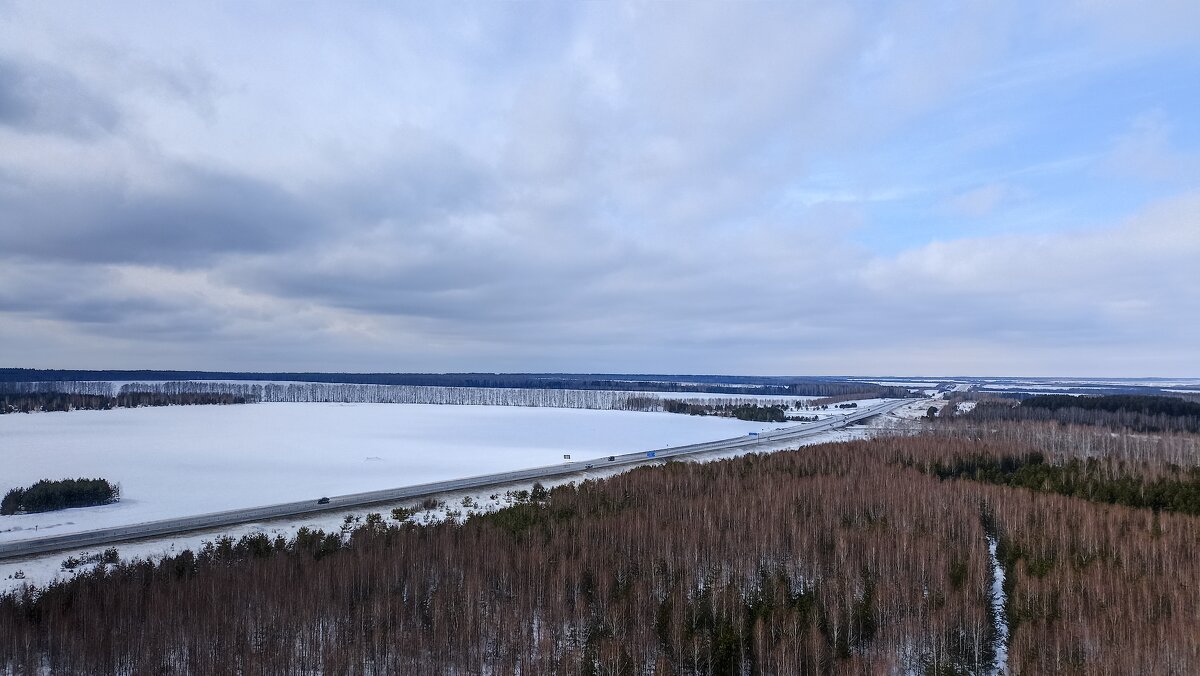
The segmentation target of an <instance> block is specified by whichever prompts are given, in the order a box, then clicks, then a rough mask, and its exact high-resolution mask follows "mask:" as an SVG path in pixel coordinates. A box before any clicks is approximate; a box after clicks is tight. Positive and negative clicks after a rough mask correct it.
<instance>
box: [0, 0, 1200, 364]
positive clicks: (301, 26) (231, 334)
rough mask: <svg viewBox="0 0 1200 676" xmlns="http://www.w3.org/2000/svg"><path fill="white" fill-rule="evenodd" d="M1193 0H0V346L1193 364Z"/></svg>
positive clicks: (609, 358) (344, 357)
mask: <svg viewBox="0 0 1200 676" xmlns="http://www.w3.org/2000/svg"><path fill="white" fill-rule="evenodd" d="M1198 111H1200V3H1197V2H1194V0H1158V1H1157V2H1153V3H1146V2H1141V1H1137V2H1135V1H1126V0H1075V1H1066V2H1041V1H1030V2H1014V1H1011V0H1004V1H999V2H989V1H986V0H982V1H973V2H918V3H912V2H894V3H889V2H831V3H822V2H736V3H734V2H729V3H718V2H673V3H666V2H661V3H643V2H593V3H561V2H546V3H540V2H523V3H508V2H506V3H500V2H478V3H472V2H463V3H402V2H337V3H333V2H329V3H309V2H217V1H205V2H178V3H174V2H173V3H161V2H144V3H141V2H111V3H95V2H70V1H67V0H62V1H56V2H14V1H12V0H0V366H19V367H37V368H97V369H101V368H175V369H210V370H257V371H280V370H295V371H310V370H311V371H371V372H407V371H419V372H444V371H486V372H493V371H494V372H502V371H522V372H547V371H563V372H642V373H729V374H789V375H800V374H813V375H830V374H845V375H867V374H872V375H885V374H930V375H934V374H940V375H1026V376H1039V375H1040V376H1079V377H1086V376H1168V377H1169V376H1191V377H1195V376H1200V349H1197V348H1198V345H1200V341H1198V338H1200V114H1197V112H1198Z"/></svg>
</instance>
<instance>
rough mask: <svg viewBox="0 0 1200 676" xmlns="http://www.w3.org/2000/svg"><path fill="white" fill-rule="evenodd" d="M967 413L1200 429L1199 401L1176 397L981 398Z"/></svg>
mask: <svg viewBox="0 0 1200 676" xmlns="http://www.w3.org/2000/svg"><path fill="white" fill-rule="evenodd" d="M965 415H966V417H967V418H969V419H971V420H976V421H992V420H1015V421H1028V422H1033V421H1057V422H1060V423H1064V424H1075V425H1098V426H1101V427H1107V428H1110V429H1114V430H1125V429H1127V430H1133V431H1135V432H1200V403H1196V402H1192V401H1186V400H1184V399H1179V398H1177V397H1159V396H1136V395H1116V396H1102V397H1072V396H1067V395H1038V396H1034V397H1029V398H1027V399H1024V400H1022V401H1021V402H1020V403H1019V404H1017V405H1012V404H1009V403H1007V402H1002V401H981V402H979V404H978V405H977V406H976V407H975V408H974V409H973V410H972V411H970V412H969V413H967V414H965Z"/></svg>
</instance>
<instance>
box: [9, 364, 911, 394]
mask: <svg viewBox="0 0 1200 676" xmlns="http://www.w3.org/2000/svg"><path fill="white" fill-rule="evenodd" d="M197 380H199V381H218V380H221V381H260V382H261V381H275V382H291V383H324V384H345V385H408V386H424V387H466V388H515V389H538V390H563V389H567V390H611V391H616V392H708V393H713V394H729V395H739V394H742V395H745V394H772V395H799V396H818V397H824V396H846V395H852V396H854V397H857V398H867V397H903V396H907V394H908V389H907V388H903V387H894V386H883V385H876V384H873V383H864V382H857V381H849V380H839V379H837V378H820V377H780V376H720V375H686V376H680V375H647V374H569V373H249V372H239V371H233V372H225V371H149V370H138V371H80V370H62V369H20V368H0V392H3V391H9V390H6V389H5V387H4V386H3V384H11V385H22V384H29V383H54V382H59V383H100V382H105V381H110V382H111V381H118V382H120V381H140V382H146V383H153V382H166V381H197Z"/></svg>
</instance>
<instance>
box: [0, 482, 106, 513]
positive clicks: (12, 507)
mask: <svg viewBox="0 0 1200 676" xmlns="http://www.w3.org/2000/svg"><path fill="white" fill-rule="evenodd" d="M120 499H121V489H120V487H118V486H117V485H116V484H113V483H109V482H108V480H106V479H82V478H81V479H60V480H57V481H51V480H49V479H42V480H41V481H38V482H37V483H35V484H33V485H32V486H29V487H27V488H19V487H18V488H13V489H12V490H10V491H8V493H6V494H5V495H4V499H3V500H2V501H0V514H3V515H11V514H22V513H34V512H51V511H54V510H58V509H68V508H71V507H94V506H96V505H107V504H109V503H111V502H116V501H117V500H120Z"/></svg>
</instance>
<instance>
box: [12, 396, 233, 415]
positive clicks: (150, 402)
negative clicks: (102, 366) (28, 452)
mask: <svg viewBox="0 0 1200 676" xmlns="http://www.w3.org/2000/svg"><path fill="white" fill-rule="evenodd" d="M247 401H249V400H248V399H247V398H246V397H245V396H243V395H238V394H232V393H227V392H225V393H222V392H169V393H167V392H121V393H120V394H117V395H115V396H112V395H107V394H75V393H65V392H24V393H8V394H3V393H0V414H4V413H33V412H35V411H82V410H101V411H107V410H110V409H114V408H138V407H141V406H181V405H200V404H245V403H247Z"/></svg>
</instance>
